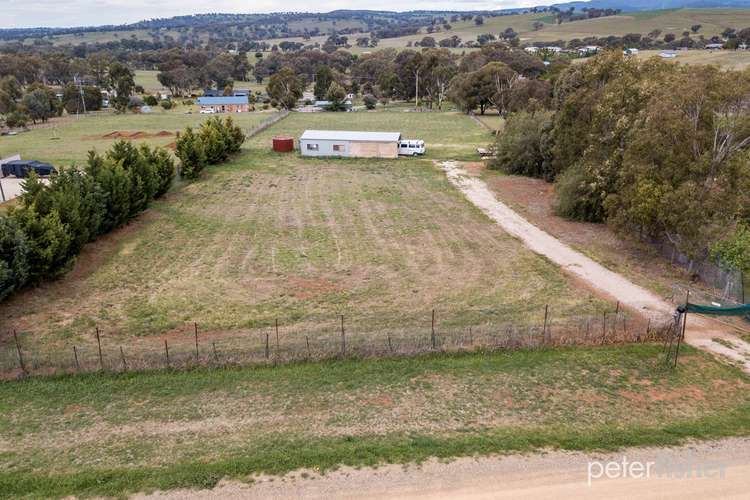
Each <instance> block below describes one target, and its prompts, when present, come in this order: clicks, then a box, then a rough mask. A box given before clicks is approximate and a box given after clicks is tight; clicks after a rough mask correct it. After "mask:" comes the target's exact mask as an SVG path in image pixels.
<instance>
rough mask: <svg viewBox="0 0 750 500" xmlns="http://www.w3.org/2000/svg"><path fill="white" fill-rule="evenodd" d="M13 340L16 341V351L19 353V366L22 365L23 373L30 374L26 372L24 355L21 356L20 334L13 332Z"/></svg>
mask: <svg viewBox="0 0 750 500" xmlns="http://www.w3.org/2000/svg"><path fill="white" fill-rule="evenodd" d="M13 340H15V341H16V351H17V352H18V364H19V365H21V371H22V372H23V373H28V372H27V371H26V365H25V364H24V362H23V355H22V354H21V344H19V343H18V334H16V330H15V329H14V330H13Z"/></svg>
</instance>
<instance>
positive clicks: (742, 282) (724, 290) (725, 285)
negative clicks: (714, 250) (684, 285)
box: [655, 239, 750, 303]
mask: <svg viewBox="0 0 750 500" xmlns="http://www.w3.org/2000/svg"><path fill="white" fill-rule="evenodd" d="M655 246H656V248H657V250H658V251H659V253H660V254H661V255H662V256H663V257H665V258H667V259H669V261H670V262H671V263H672V265H676V266H680V267H682V268H684V269H685V270H687V272H688V274H690V275H691V277H695V278H697V279H700V281H702V282H703V283H705V284H706V285H708V286H709V287H711V288H713V289H714V290H716V294H715V295H716V296H718V297H719V298H720V299H722V300H731V301H734V302H735V303H745V300H746V299H747V295H748V291H750V277H747V276H744V275H743V273H742V272H740V271H739V270H737V269H733V268H731V267H729V266H721V265H719V264H717V263H715V262H712V261H709V260H695V259H691V258H690V257H688V256H687V255H685V254H683V253H681V252H680V251H679V250H678V249H677V247H676V246H675V245H674V244H672V243H671V242H670V241H669V240H666V239H665V240H661V241H657V242H655Z"/></svg>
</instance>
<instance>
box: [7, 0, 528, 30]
mask: <svg viewBox="0 0 750 500" xmlns="http://www.w3.org/2000/svg"><path fill="white" fill-rule="evenodd" d="M540 3H542V2H541V1H540V0H494V1H493V0H487V1H482V0H450V1H448V0H431V1H427V0H412V1H410V2H408V3H405V2H403V1H396V0H368V1H365V2H364V3H360V2H357V3H353V2H351V1H347V0H319V1H317V2H314V5H315V7H314V8H311V2H309V1H308V0H288V1H286V2H279V1H278V0H255V1H253V2H242V1H238V0H213V1H208V2H207V1H205V0H164V1H153V0H152V1H148V0H62V1H61V0H0V13H2V14H0V27H1V28H25V27H36V26H54V27H58V26H92V25H102V24H123V23H132V22H135V21H141V20H143V19H149V18H155V17H172V16H179V15H186V14H200V13H206V12H232V13H253V12H278V11H279V10H284V11H306V12H309V11H310V10H314V11H315V12H328V11H331V10H336V9H352V8H357V9H373V10H398V11H402V10H425V9H429V10H485V9H486V10H494V9H507V8H511V7H529V6H533V5H539V4H540ZM406 6H408V9H405V7H406Z"/></svg>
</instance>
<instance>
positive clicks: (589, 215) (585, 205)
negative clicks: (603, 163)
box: [555, 164, 604, 222]
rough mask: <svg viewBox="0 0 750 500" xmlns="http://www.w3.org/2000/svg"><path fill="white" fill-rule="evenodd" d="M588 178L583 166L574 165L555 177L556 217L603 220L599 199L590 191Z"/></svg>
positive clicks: (594, 192)
mask: <svg viewBox="0 0 750 500" xmlns="http://www.w3.org/2000/svg"><path fill="white" fill-rule="evenodd" d="M589 178H590V174H589V173H588V172H587V169H586V167H585V166H584V165H583V164H576V165H574V166H572V167H570V168H569V169H567V170H565V171H564V172H563V173H561V174H560V175H558V176H557V178H556V180H555V191H556V192H557V202H556V204H555V212H556V213H557V214H558V215H561V216H563V217H568V218H570V219H573V220H580V221H588V222H601V221H602V220H604V209H603V207H602V202H601V197H600V196H599V195H598V194H597V193H596V191H594V190H593V189H592V185H591V183H590V182H589Z"/></svg>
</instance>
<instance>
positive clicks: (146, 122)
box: [0, 106, 271, 166]
mask: <svg viewBox="0 0 750 500" xmlns="http://www.w3.org/2000/svg"><path fill="white" fill-rule="evenodd" d="M188 109H189V110H190V111H192V113H191V114H185V112H184V111H186V110H188ZM207 116H212V115H201V114H198V113H197V107H195V106H192V107H189V108H188V107H186V106H179V107H178V109H177V110H175V111H171V110H170V111H163V110H161V109H160V108H155V111H154V112H153V113H148V114H138V115H135V114H132V113H127V114H115V113H105V114H98V115H86V116H81V117H75V116H65V117H62V118H56V119H53V120H52V121H50V123H49V124H48V125H47V126H45V127H42V128H34V129H32V130H30V131H28V132H21V133H19V134H18V135H16V136H8V137H3V138H1V139H0V158H3V157H6V156H10V155H14V154H20V155H21V157H22V158H24V159H34V160H40V161H46V162H50V163H52V164H54V165H56V166H61V165H69V164H71V163H73V162H81V161H83V160H85V159H86V156H87V154H88V151H89V150H91V149H96V150H97V151H99V152H103V151H105V150H107V149H108V148H109V147H110V145H111V144H112V143H113V142H114V140H115V139H114V138H107V137H104V136H105V135H107V134H110V133H112V132H118V131H119V132H145V133H147V134H156V133H158V132H162V131H165V132H169V133H171V134H174V133H175V132H178V131H180V130H182V129H184V128H185V127H187V126H192V127H197V126H198V125H200V123H201V122H203V121H204V120H206V117H207ZM270 116H271V115H270V114H269V113H235V114H232V115H231V117H232V119H233V120H234V121H235V123H237V124H239V125H240V126H241V127H242V128H243V129H245V130H247V131H249V130H250V129H252V128H253V127H255V126H256V125H257V124H259V123H260V122H261V121H263V120H264V119H267V118H269V117H270ZM141 141H145V142H148V143H149V144H152V145H159V146H165V145H167V144H170V143H172V142H174V141H175V137H174V135H165V136H164V137H149V138H146V139H139V140H137V141H136V142H141Z"/></svg>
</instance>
